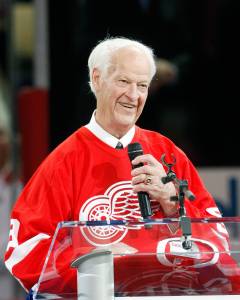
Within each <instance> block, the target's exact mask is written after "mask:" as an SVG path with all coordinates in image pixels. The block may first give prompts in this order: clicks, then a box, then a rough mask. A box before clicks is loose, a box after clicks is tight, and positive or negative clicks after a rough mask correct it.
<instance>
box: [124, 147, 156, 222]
mask: <svg viewBox="0 0 240 300" xmlns="http://www.w3.org/2000/svg"><path fill="white" fill-rule="evenodd" d="M139 155H143V150H142V146H141V145H140V144H139V143H132V144H129V145H128V156H129V159H130V161H132V160H133V159H134V158H135V157H137V156H139ZM142 166H143V164H142V163H140V164H138V165H132V168H133V169H135V168H139V167H142ZM137 195H138V202H139V206H140V211H141V215H142V217H143V219H149V217H150V216H151V215H152V210H151V205H150V199H149V195H148V193H146V192H138V193H137Z"/></svg>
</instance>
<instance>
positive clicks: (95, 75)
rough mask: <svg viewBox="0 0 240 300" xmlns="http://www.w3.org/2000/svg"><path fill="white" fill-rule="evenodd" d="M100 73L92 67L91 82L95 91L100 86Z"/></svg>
mask: <svg viewBox="0 0 240 300" xmlns="http://www.w3.org/2000/svg"><path fill="white" fill-rule="evenodd" d="M100 75H101V74H100V71H99V70H98V69H97V68H94V69H93V72H92V84H93V86H94V89H95V91H97V90H98V89H99V87H100Z"/></svg>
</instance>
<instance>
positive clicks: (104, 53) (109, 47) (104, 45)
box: [88, 37, 156, 94]
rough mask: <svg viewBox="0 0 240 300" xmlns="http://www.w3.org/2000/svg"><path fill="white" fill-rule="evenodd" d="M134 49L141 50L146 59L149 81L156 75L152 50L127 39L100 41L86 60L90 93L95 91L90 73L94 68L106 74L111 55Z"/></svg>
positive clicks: (118, 38)
mask: <svg viewBox="0 0 240 300" xmlns="http://www.w3.org/2000/svg"><path fill="white" fill-rule="evenodd" d="M132 46H134V47H136V48H138V49H139V50H141V51H142V52H143V53H144V54H145V55H146V57H147V59H148V61H149V65H150V72H151V74H150V75H151V80H152V78H153V76H154V75H155V73H156V64H155V60H154V54H153V50H152V49H151V48H150V47H148V46H146V45H144V44H143V43H141V42H138V41H135V40H131V39H128V38H123V37H117V38H113V37H111V38H107V39H105V40H103V41H100V42H99V43H98V44H97V45H96V46H95V48H93V50H92V52H91V53H90V55H89V58H88V71H89V85H90V88H91V90H92V92H93V93H94V94H95V89H94V86H93V84H92V73H93V69H94V68H98V69H99V70H100V71H101V72H103V73H104V74H106V73H107V70H108V68H109V66H110V63H111V59H112V56H113V54H114V53H115V52H116V51H118V50H119V49H121V48H126V47H132Z"/></svg>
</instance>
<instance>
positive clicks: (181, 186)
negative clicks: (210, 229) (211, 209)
mask: <svg viewBox="0 0 240 300" xmlns="http://www.w3.org/2000/svg"><path fill="white" fill-rule="evenodd" d="M172 158H173V162H172V163H167V162H166V161H165V153H164V154H163V155H162V156H161V161H162V163H163V164H164V165H165V166H167V168H168V170H167V176H165V177H162V183H163V184H166V183H168V182H173V183H174V185H175V186H176V188H177V190H178V195H177V196H172V197H171V198H170V200H171V201H175V202H179V216H180V218H179V220H180V227H181V229H182V246H183V248H184V249H186V250H189V249H191V248H192V241H191V236H192V229H191V219H190V218H189V217H188V216H187V215H186V208H185V204H184V200H185V197H187V198H188V199H189V200H191V201H192V200H194V199H195V195H194V194H193V193H192V192H191V191H190V190H189V189H188V181H187V180H185V179H183V180H180V179H178V178H177V176H176V174H175V173H174V172H173V170H172V167H173V166H174V165H175V164H176V158H175V156H174V155H173V154H172Z"/></svg>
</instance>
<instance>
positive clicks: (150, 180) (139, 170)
mask: <svg viewBox="0 0 240 300" xmlns="http://www.w3.org/2000/svg"><path fill="white" fill-rule="evenodd" d="M128 155H129V159H130V161H131V163H132V168H133V170H132V172H131V174H132V177H133V178H132V184H133V191H134V192H135V193H137V194H138V199H139V205H140V209H141V213H142V217H143V218H149V217H150V216H151V206H150V199H152V200H155V201H157V202H159V203H160V205H161V207H162V209H163V211H164V213H165V216H169V215H173V214H174V213H175V212H177V204H176V203H175V202H172V201H170V197H171V196H174V195H176V190H175V187H174V185H173V183H172V182H169V183H168V184H163V183H162V181H161V178H162V177H164V176H166V172H165V170H164V168H163V166H162V164H161V163H160V162H159V161H157V159H155V158H154V157H153V156H152V155H151V154H143V150H142V147H141V145H140V144H139V143H133V144H130V145H128ZM141 206H142V208H141Z"/></svg>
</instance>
